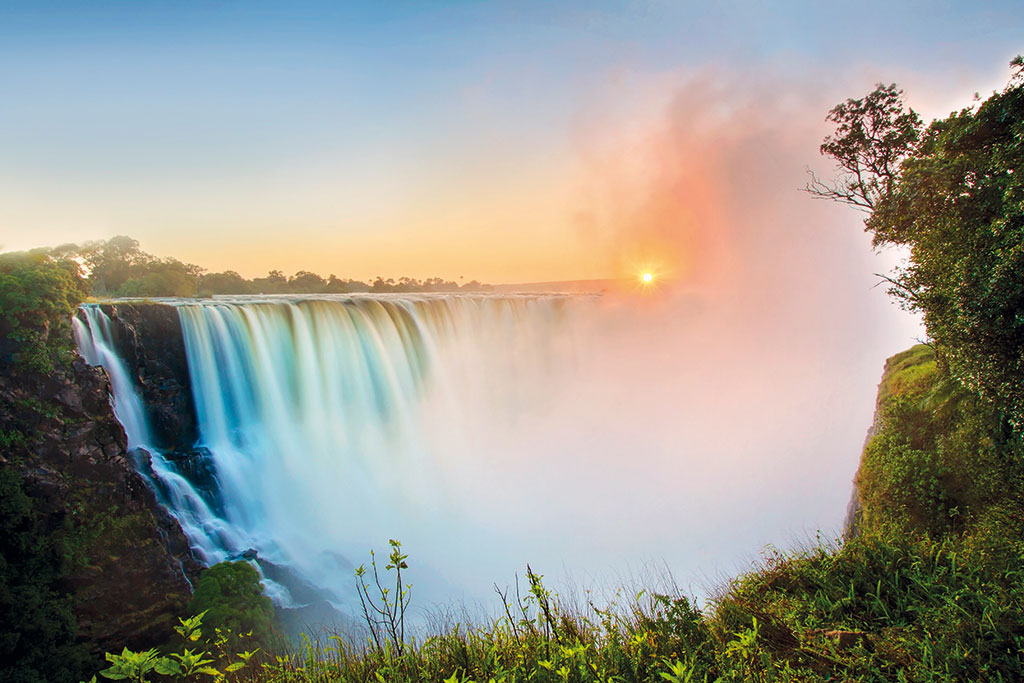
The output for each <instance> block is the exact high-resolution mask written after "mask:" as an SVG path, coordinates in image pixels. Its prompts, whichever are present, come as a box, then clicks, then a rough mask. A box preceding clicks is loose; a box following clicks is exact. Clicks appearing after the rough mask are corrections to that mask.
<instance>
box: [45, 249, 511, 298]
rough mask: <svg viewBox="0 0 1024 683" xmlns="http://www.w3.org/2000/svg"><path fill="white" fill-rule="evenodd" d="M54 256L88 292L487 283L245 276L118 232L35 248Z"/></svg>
mask: <svg viewBox="0 0 1024 683" xmlns="http://www.w3.org/2000/svg"><path fill="white" fill-rule="evenodd" d="M34 251H38V252H44V253H45V254H46V255H48V256H51V257H53V258H54V259H57V260H65V259H70V260H73V261H75V262H77V263H79V264H80V265H81V267H82V269H83V270H84V272H85V274H86V277H87V279H88V281H89V283H90V285H91V291H92V294H93V296H126V297H153V296H189V297H191V296H198V297H209V296H213V295H215V294H346V293H350V292H375V293H380V292H455V291H461V292H481V291H490V290H491V289H493V287H492V286H491V285H486V284H482V283H480V282H478V281H476V280H472V281H470V282H467V283H465V284H461V285H460V284H459V283H457V282H454V281H452V280H444V279H442V278H439V277H432V278H427V279H426V280H417V279H415V278H410V277H400V278H398V279H397V280H395V279H392V278H388V279H384V278H382V277H378V278H376V279H375V280H374V281H373V282H362V281H360V280H351V279H342V278H339V277H338V276H336V275H334V274H331V275H328V276H327V277H326V278H325V277H322V276H320V275H318V274H317V273H312V272H309V271H306V270H300V271H299V272H297V273H295V274H294V275H292V276H291V277H289V276H287V275H285V274H284V273H282V272H281V271H279V270H272V271H270V272H269V273H267V275H266V276H265V277H258V278H253V279H251V280H247V279H246V278H244V277H242V276H241V275H239V274H238V273H236V272H235V271H233V270H226V271H224V272H221V273H208V272H206V270H205V269H204V268H202V267H200V266H197V265H195V264H192V263H183V262H181V261H179V260H177V259H174V258H158V257H156V256H154V255H152V254H148V253H146V252H144V251H142V249H140V248H139V242H138V240H136V239H133V238H131V237H127V236H124V235H120V236H118V237H112V238H110V239H109V240H106V241H95V242H86V243H85V244H81V245H79V244H64V245H61V246H58V247H53V248H46V249H37V250H34Z"/></svg>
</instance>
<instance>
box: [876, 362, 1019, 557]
mask: <svg viewBox="0 0 1024 683" xmlns="http://www.w3.org/2000/svg"><path fill="white" fill-rule="evenodd" d="M877 420H878V423H879V425H878V431H877V433H876V434H875V435H874V436H873V437H872V438H871V439H870V441H869V442H868V443H867V445H866V447H865V449H864V455H863V458H862V460H861V466H860V470H859V472H858V474H857V487H858V495H859V496H860V501H861V505H862V509H863V512H862V520H861V524H862V525H863V527H864V528H865V529H867V530H869V531H870V530H877V529H880V528H883V527H889V526H891V527H894V528H898V529H900V530H901V531H903V532H908V531H909V532H913V533H915V534H927V535H929V536H932V537H938V536H942V535H945V534H949V533H953V532H961V531H963V530H965V529H968V528H969V527H970V526H971V525H972V524H973V523H974V520H975V516H976V515H977V514H980V513H983V512H984V511H985V510H987V509H988V508H989V507H991V506H992V505H994V504H996V503H998V502H1000V501H1005V500H1008V499H1016V498H1021V499H1022V502H1024V496H1022V494H1021V490H1020V486H1019V484H1018V483H1017V482H1018V480H1019V479H1020V476H1021V474H1022V472H1024V468H1022V466H1021V464H1020V463H1021V458H1020V442H1019V439H1017V438H1015V437H1013V436H1012V435H1008V434H1005V433H1004V432H1003V430H1002V427H1001V421H1000V417H999V414H998V412H997V411H996V410H995V409H993V408H992V406H990V405H989V404H988V403H986V402H985V401H982V400H980V399H979V398H978V396H977V395H976V394H973V393H972V392H970V391H968V390H966V389H964V388H963V387H962V386H960V385H959V384H958V383H956V382H954V381H952V380H951V379H950V378H949V376H948V375H947V374H946V372H945V371H944V370H943V369H942V368H941V367H940V366H939V365H938V363H937V362H936V360H935V357H934V354H933V352H932V350H931V349H930V348H929V347H927V346H923V345H922V346H917V347H914V348H913V349H911V350H909V351H906V352H904V353H901V354H899V355H897V356H894V357H893V358H891V359H890V360H889V362H888V363H887V364H886V372H885V374H884V375H883V378H882V382H881V384H880V385H879V402H878V416H877Z"/></svg>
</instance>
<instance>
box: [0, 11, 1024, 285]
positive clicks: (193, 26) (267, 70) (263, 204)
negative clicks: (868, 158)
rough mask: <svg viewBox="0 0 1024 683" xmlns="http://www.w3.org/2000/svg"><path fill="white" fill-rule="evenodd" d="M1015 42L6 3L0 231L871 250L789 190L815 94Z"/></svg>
mask: <svg viewBox="0 0 1024 683" xmlns="http://www.w3.org/2000/svg"><path fill="white" fill-rule="evenodd" d="M1022 37H1024V4H1021V3H1020V2H984V3H967V2H893V1H891V0H889V1H885V2H860V3H856V4H855V5H851V4H850V3H820V2H819V3H810V2H807V3H763V2H725V3H715V2H702V3H696V2H668V1H648V2H594V1H580V2H559V3H551V2H491V3H482V2H481V3H474V2H444V3H442V2H364V3H335V2H323V3H311V2H288V3H286V2H275V3H270V2H236V1H228V0H224V1H220V2H208V1H203V2H193V1H190V0H174V1H170V0H168V1H161V2H134V1H128V0H124V1H119V2H105V1H99V2H48V1H46V0H37V1H32V2H18V3H13V2H0V93H2V99H0V246H2V248H3V249H5V250H12V249H25V248H30V247H35V246H41V245H55V244H59V243H62V242H69V241H74V242H80V241H86V240H92V239H104V238H108V237H111V236H113V235H118V234H128V235H131V236H133V237H135V238H137V239H138V240H140V242H141V243H142V247H143V248H144V249H145V250H146V251H149V252H152V253H155V254H157V255H161V256H173V257H176V258H179V259H181V260H184V261H188V262H192V263H197V264H199V265H201V266H203V267H205V268H208V269H210V270H223V269H229V268H230V269H235V270H237V271H239V272H240V273H242V274H243V275H245V276H247V277H254V276H260V275H263V274H265V273H266V272H267V271H268V270H270V269H272V268H276V269H281V270H283V271H285V272H286V273H292V272H295V271H297V270H300V269H305V270H313V271H316V272H319V273H321V274H323V275H327V274H328V273H334V274H337V275H338V276H339V277H351V278H358V279H367V278H373V277H374V276H377V275H383V276H384V277H398V276H402V275H407V276H412V277H420V278H422V277H429V276H435V275H436V276H442V277H446V278H458V277H460V276H464V277H465V278H466V279H467V280H469V279H473V278H475V279H479V280H483V281H487V282H530V281H544V280H565V279H576V278H597V277H620V276H626V275H632V274H633V273H634V271H636V270H637V269H638V268H646V267H650V268H654V269H658V270H661V271H663V272H664V273H665V274H667V275H671V276H672V277H677V278H680V279H686V278H694V279H703V280H707V281H715V280H716V279H718V278H722V277H726V275H724V274H727V273H729V272H731V271H733V270H736V269H746V268H748V266H749V261H750V260H752V259H755V258H768V259H775V258H790V256H791V255H792V251H793V249H797V250H799V249H803V248H804V246H798V245H797V244H796V241H800V242H801V244H804V245H805V243H806V235H808V234H813V231H814V230H820V231H826V232H827V231H830V230H837V231H850V234H851V235H852V234H854V233H856V234H857V236H856V237H851V238H850V240H852V241H850V242H849V243H842V244H839V243H834V244H833V243H829V244H830V245H831V246H828V247H827V248H836V249H844V250H845V249H846V248H847V246H849V248H850V249H852V250H854V251H856V249H858V248H864V249H867V246H866V245H867V242H866V241H864V240H863V239H860V238H861V237H863V236H862V235H860V234H859V226H858V220H859V217H858V216H857V215H856V214H855V213H854V212H852V211H850V210H848V209H843V208H841V207H832V206H827V205H824V204H821V203H817V202H814V201H812V200H811V199H810V198H809V197H808V196H806V195H804V194H802V193H800V192H798V191H797V189H798V188H799V187H801V186H802V184H803V178H804V173H805V169H806V167H807V166H811V167H813V168H815V169H817V170H819V171H821V172H824V173H826V174H827V173H828V172H829V170H830V169H829V165H828V164H827V163H826V162H825V161H824V160H822V159H821V158H820V157H819V156H818V152H817V147H818V144H820V140H821V137H822V135H824V134H825V133H827V132H828V128H827V126H826V124H825V122H824V116H825V113H826V112H827V111H828V109H829V108H830V107H831V106H833V105H834V104H835V103H836V102H838V101H841V100H842V99H845V98H846V97H859V96H861V95H863V94H865V93H866V92H868V91H869V90H870V89H871V88H872V87H873V85H874V84H875V83H876V82H878V81H885V82H892V81H896V82H898V83H900V84H901V85H902V86H903V87H904V89H905V90H906V91H907V98H908V101H909V102H910V103H911V104H912V105H913V106H915V107H916V108H917V109H918V110H919V111H921V112H922V114H923V115H925V116H926V117H934V116H939V115H944V114H946V113H948V112H949V111H950V110H951V109H954V108H959V107H962V106H967V105H969V104H970V101H971V96H972V95H973V93H974V92H976V91H980V92H981V93H982V94H985V93H986V92H990V91H991V90H993V89H995V88H999V87H1001V86H1002V85H1003V84H1005V82H1006V80H1007V77H1008V74H1009V70H1008V67H1007V63H1008V62H1009V60H1010V59H1011V58H1012V57H1013V56H1014V55H1016V54H1017V53H1019V52H1024V41H1021V38H1022ZM794 226H799V229H797V228H795V227H794ZM857 240H859V241H857ZM850 245H852V246H850ZM867 270H868V271H870V267H868V268H867Z"/></svg>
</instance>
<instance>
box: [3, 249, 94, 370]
mask: <svg viewBox="0 0 1024 683" xmlns="http://www.w3.org/2000/svg"><path fill="white" fill-rule="evenodd" d="M87 295H88V291H87V287H86V283H85V281H84V280H82V278H81V277H80V276H79V274H78V265H77V264H76V263H74V262H72V261H56V260H54V259H52V258H50V257H49V256H48V255H47V254H46V253H45V252H41V251H34V252H28V253H12V254H2V255H0V368H4V367H5V366H7V365H8V364H13V365H14V366H16V367H20V368H24V369H30V370H34V371H37V372H48V371H52V370H54V369H55V368H57V367H60V366H63V365H66V364H68V363H70V361H71V359H72V358H73V357H74V347H73V342H72V337H71V315H72V313H74V312H75V309H76V308H77V307H78V304H79V303H81V302H82V300H83V299H84V298H85V297H86V296H87Z"/></svg>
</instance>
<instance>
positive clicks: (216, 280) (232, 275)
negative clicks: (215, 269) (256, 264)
mask: <svg viewBox="0 0 1024 683" xmlns="http://www.w3.org/2000/svg"><path fill="white" fill-rule="evenodd" d="M197 288H198V292H199V296H213V295H214V294H252V292H253V286H252V283H251V282H249V281H248V280H246V279H245V278H243V277H242V276H241V275H239V274H238V273H236V272H235V271H233V270H226V271H224V272H223V273H206V274H205V275H202V276H201V277H200V278H199V283H198V284H197Z"/></svg>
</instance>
